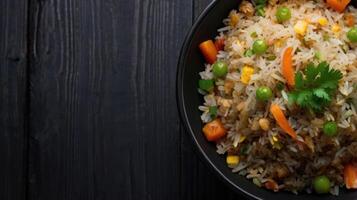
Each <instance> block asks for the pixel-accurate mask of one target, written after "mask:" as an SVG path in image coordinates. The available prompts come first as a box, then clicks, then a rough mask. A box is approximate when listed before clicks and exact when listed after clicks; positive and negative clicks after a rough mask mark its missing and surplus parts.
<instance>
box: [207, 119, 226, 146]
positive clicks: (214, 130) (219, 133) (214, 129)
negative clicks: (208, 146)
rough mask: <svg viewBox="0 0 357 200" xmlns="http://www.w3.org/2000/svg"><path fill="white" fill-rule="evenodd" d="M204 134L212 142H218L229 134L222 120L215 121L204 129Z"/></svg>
mask: <svg viewBox="0 0 357 200" xmlns="http://www.w3.org/2000/svg"><path fill="white" fill-rule="evenodd" d="M202 130H203V133H204V135H205V137H206V139H207V140H208V141H210V142H213V141H217V140H219V139H221V138H222V137H224V136H225V135H226V134H227V131H226V129H225V128H224V126H223V124H222V122H221V120H220V119H215V120H213V121H211V122H209V123H207V124H206V125H205V126H204V127H203V129H202Z"/></svg>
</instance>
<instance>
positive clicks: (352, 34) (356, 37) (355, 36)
mask: <svg viewBox="0 0 357 200" xmlns="http://www.w3.org/2000/svg"><path fill="white" fill-rule="evenodd" d="M347 38H348V39H349V40H350V41H351V42H357V28H356V27H353V28H351V29H350V30H349V31H348V32H347Z"/></svg>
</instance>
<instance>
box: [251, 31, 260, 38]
mask: <svg viewBox="0 0 357 200" xmlns="http://www.w3.org/2000/svg"><path fill="white" fill-rule="evenodd" d="M250 37H252V38H256V37H258V34H257V32H252V33H251V34H250Z"/></svg>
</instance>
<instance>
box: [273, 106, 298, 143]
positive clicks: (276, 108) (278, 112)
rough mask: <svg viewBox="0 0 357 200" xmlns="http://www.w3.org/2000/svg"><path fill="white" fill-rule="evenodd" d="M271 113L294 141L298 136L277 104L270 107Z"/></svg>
mask: <svg viewBox="0 0 357 200" xmlns="http://www.w3.org/2000/svg"><path fill="white" fill-rule="evenodd" d="M270 112H271V114H272V115H273V116H274V119H275V120H276V122H277V123H278V125H279V126H280V128H282V129H283V131H285V132H286V133H287V134H289V135H290V136H291V137H292V138H293V139H296V138H297V135H296V133H295V131H294V129H293V128H291V126H290V124H289V121H288V120H287V119H286V117H285V115H284V112H283V111H282V110H281V108H280V107H279V106H278V105H276V104H272V105H271V107H270Z"/></svg>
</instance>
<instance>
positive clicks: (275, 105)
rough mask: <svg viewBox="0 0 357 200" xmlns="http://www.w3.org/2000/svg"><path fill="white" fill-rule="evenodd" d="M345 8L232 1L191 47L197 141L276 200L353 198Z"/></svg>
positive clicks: (353, 51) (356, 47)
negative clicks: (343, 193)
mask: <svg viewBox="0 0 357 200" xmlns="http://www.w3.org/2000/svg"><path fill="white" fill-rule="evenodd" d="M349 2H350V1H348V0H347V1H346V0H327V1H322V0H315V1H307V0H299V1H292V0H285V1H283V0H269V1H268V0H255V1H242V3H241V4H240V7H239V8H237V10H232V11H231V12H230V14H229V16H228V18H227V19H225V20H224V21H223V23H224V24H225V27H223V28H221V29H219V30H218V33H219V34H218V36H217V37H216V38H215V39H214V40H207V41H203V42H202V43H201V44H200V45H199V47H198V48H199V49H200V51H201V52H202V55H203V57H204V58H205V60H206V63H207V64H205V70H204V71H202V72H200V74H199V75H200V77H201V79H200V80H199V83H198V87H199V89H198V91H199V93H201V94H202V95H203V98H204V103H203V105H201V106H200V107H199V109H200V110H201V111H202V116H201V119H202V121H203V123H204V126H203V129H202V132H203V134H204V136H205V137H206V139H207V140H208V141H210V142H214V143H216V146H217V153H219V154H222V155H224V156H226V162H227V166H228V167H230V168H232V171H233V172H235V173H238V174H240V175H242V176H245V177H246V178H248V179H250V180H252V182H253V183H254V184H255V185H257V186H258V187H264V188H266V189H269V190H272V191H275V192H278V191H283V190H286V191H291V192H293V193H298V192H302V191H306V192H308V193H312V192H315V193H318V194H323V193H331V194H334V195H338V193H339V188H340V187H346V188H347V189H357V130H356V126H357V113H356V108H357V28H355V26H356V19H357V18H356V17H357V10H356V9H355V8H353V7H352V6H348V4H349Z"/></svg>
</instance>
